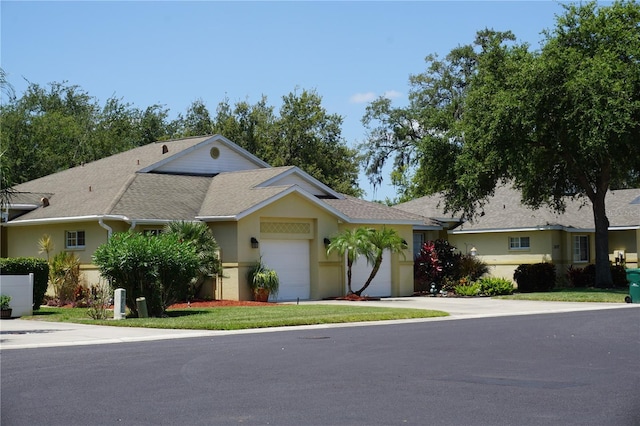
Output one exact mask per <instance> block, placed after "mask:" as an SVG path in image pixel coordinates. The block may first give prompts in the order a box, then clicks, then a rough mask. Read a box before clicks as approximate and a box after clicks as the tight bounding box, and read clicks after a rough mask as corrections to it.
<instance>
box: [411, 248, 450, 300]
mask: <svg viewBox="0 0 640 426" xmlns="http://www.w3.org/2000/svg"><path fill="white" fill-rule="evenodd" d="M442 270H443V268H442V264H441V263H440V260H439V259H438V253H437V251H436V245H435V243H434V242H433V241H427V242H426V243H424V244H423V245H422V248H421V249H420V252H419V253H418V254H417V255H416V257H415V259H414V262H413V276H414V278H415V282H416V284H417V286H418V288H417V290H418V291H428V290H429V288H430V287H431V283H436V282H439V281H440V279H441V278H442Z"/></svg>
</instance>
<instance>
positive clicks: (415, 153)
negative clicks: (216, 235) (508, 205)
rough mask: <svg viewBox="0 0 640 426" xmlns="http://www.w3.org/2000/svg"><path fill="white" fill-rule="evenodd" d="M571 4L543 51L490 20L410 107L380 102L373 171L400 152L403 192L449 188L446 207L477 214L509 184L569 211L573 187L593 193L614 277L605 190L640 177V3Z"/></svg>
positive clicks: (421, 82) (435, 71)
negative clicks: (488, 27)
mask: <svg viewBox="0 0 640 426" xmlns="http://www.w3.org/2000/svg"><path fill="white" fill-rule="evenodd" d="M562 7H563V8H564V14H563V15H560V16H558V17H557V22H556V26H555V28H553V29H551V30H547V31H545V32H544V36H545V40H544V42H543V43H542V45H541V48H540V49H539V50H531V49H530V47H529V46H528V45H527V44H522V43H517V42H515V37H514V36H513V35H512V34H511V33H500V32H495V31H490V30H484V31H481V32H479V33H478V36H477V38H476V40H475V43H474V45H472V46H465V47H458V48H456V49H454V50H453V51H452V52H451V54H450V55H448V56H447V57H446V58H445V60H444V61H434V60H433V58H432V57H428V58H427V61H428V62H429V63H430V64H431V65H430V66H429V68H428V69H427V71H426V72H425V73H424V74H422V75H421V76H416V77H413V78H412V83H413V91H412V94H411V103H410V105H409V106H408V107H406V108H396V109H394V108H391V107H390V106H385V107H384V108H382V109H381V108H380V106H384V105H383V104H384V102H383V101H382V100H378V101H376V102H374V103H373V104H372V105H370V108H369V109H368V111H367V115H365V118H364V121H365V123H368V124H369V128H370V129H372V131H371V132H370V134H371V137H370V142H371V143H370V148H369V150H368V151H367V152H366V156H367V159H368V165H369V166H368V169H367V171H368V173H369V174H370V176H371V177H372V178H373V179H374V180H375V179H376V178H379V176H380V172H381V167H380V166H379V164H380V159H382V160H384V159H385V156H386V157H389V156H390V155H393V154H395V155H396V157H395V158H396V168H395V171H396V173H398V174H399V175H401V176H403V180H401V181H400V182H401V183H403V184H404V187H401V190H402V195H403V196H405V197H413V196H418V195H427V194H431V193H433V192H437V191H442V192H443V193H444V194H445V198H446V209H447V210H449V211H456V212H462V213H463V215H464V216H465V217H467V218H470V219H472V218H473V216H474V215H475V214H477V213H479V212H480V211H481V208H482V205H483V203H484V202H485V201H486V199H487V198H488V197H489V196H491V195H492V194H493V191H494V189H495V187H496V185H498V184H499V183H501V182H503V183H507V182H508V183H509V184H512V185H513V186H514V187H515V188H516V189H518V190H520V191H521V193H522V202H523V203H525V204H527V205H529V206H532V207H539V206H541V205H548V206H550V207H551V208H553V209H555V210H559V211H562V209H563V208H564V202H565V200H566V199H567V198H566V197H567V196H575V197H583V198H585V199H586V200H588V202H590V203H591V205H592V208H593V212H594V223H595V227H596V268H597V271H598V272H597V277H596V281H597V283H598V284H599V285H604V286H606V285H607V284H608V283H609V284H610V283H611V275H610V273H609V268H608V239H607V230H608V225H609V222H608V219H607V217H606V214H605V195H606V193H607V191H608V190H609V189H610V188H620V187H627V186H633V185H638V184H639V183H640V179H639V177H640V6H639V5H638V3H636V2H635V1H617V2H614V3H613V4H611V5H608V6H599V5H598V4H597V3H595V2H591V3H586V4H581V5H562ZM396 117H399V119H395V118H396ZM394 119H395V120H394ZM376 125H377V126H378V127H374V126H376ZM399 150H403V152H398V151H399ZM403 158H408V159H409V160H410V161H404V162H403V161H402V159H403ZM398 159H400V160H398Z"/></svg>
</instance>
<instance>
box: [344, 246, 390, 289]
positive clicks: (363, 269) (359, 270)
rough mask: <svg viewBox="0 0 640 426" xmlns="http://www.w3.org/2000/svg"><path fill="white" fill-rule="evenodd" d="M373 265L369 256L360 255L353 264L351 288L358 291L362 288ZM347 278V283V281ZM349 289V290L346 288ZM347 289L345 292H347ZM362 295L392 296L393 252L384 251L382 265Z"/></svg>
mask: <svg viewBox="0 0 640 426" xmlns="http://www.w3.org/2000/svg"><path fill="white" fill-rule="evenodd" d="M372 270H373V265H371V264H369V263H367V258H366V257H364V256H360V257H359V258H358V260H357V261H356V262H355V263H354V264H353V268H352V278H351V289H352V290H353V291H358V290H360V289H361V288H362V286H363V285H364V283H365V282H366V281H367V278H369V275H370V274H371V271H372ZM346 282H347V281H346V278H345V283H346ZM346 291H348V290H346ZM346 291H345V293H346ZM362 295H363V296H365V295H367V296H373V297H389V296H391V253H390V252H389V251H388V250H385V251H384V254H383V255H382V265H380V269H379V270H378V273H377V274H376V276H375V278H374V279H373V281H372V282H371V284H369V287H367V288H366V290H365V291H363V292H362Z"/></svg>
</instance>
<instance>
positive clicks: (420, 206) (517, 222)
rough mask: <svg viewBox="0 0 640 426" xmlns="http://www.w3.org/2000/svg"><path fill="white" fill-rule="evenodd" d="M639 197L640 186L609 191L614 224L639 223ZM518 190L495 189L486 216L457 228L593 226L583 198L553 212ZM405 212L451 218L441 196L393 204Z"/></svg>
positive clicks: (608, 203)
mask: <svg viewBox="0 0 640 426" xmlns="http://www.w3.org/2000/svg"><path fill="white" fill-rule="evenodd" d="M637 197H640V188H639V189H624V190H615V191H610V192H609V193H608V194H607V197H606V199H605V203H606V210H607V217H608V219H609V222H610V226H611V227H623V226H640V204H632V202H633V200H634V199H636V198H637ZM520 201H521V194H520V192H519V191H517V190H515V189H513V188H512V187H508V186H500V187H497V188H496V191H495V194H494V195H493V196H492V197H490V198H489V200H488V202H487V204H486V205H485V206H484V208H483V212H484V215H482V216H478V217H476V218H474V220H473V221H470V222H465V223H464V224H462V225H461V226H460V227H458V228H456V231H480V230H500V229H522V228H548V227H554V226H558V227H565V228H577V229H593V228H594V221H593V211H592V209H591V203H590V202H588V200H587V202H586V203H585V200H584V199H573V198H570V197H567V200H566V202H567V207H566V210H565V212H564V213H554V212H553V211H551V209H549V208H540V209H535V210H534V209H531V208H528V207H526V206H524V205H522V204H521V202H520ZM394 207H395V208H398V209H400V210H403V211H407V212H411V213H414V214H420V215H425V216H428V217H436V218H444V217H448V218H452V217H454V216H455V215H454V216H452V215H451V214H445V213H444V202H443V201H442V197H441V196H440V195H434V196H428V197H422V198H419V199H416V200H412V201H409V202H407V203H402V204H398V205H396V206H394Z"/></svg>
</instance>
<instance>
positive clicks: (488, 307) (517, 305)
mask: <svg viewBox="0 0 640 426" xmlns="http://www.w3.org/2000/svg"><path fill="white" fill-rule="evenodd" d="M311 303H315V304H342V305H344V304H356V305H359V304H365V305H366V306H380V307H389V308H415V309H430V310H438V311H445V312H448V313H449V314H450V316H448V317H440V318H426V319H414V320H400V321H404V322H427V321H450V320H459V319H472V318H484V317H498V316H509V315H533V314H550V313H560V312H574V311H590V310H603V309H634V308H640V304H626V303H568V302H534V301H522V300H500V299H491V298H468V299H465V298H444V297H398V298H389V299H382V300H380V301H368V302H347V301H328V300H323V301H304V302H301V304H311ZM638 312H639V313H640V311H638ZM122 321H126V320H122ZM397 322H398V321H373V322H366V323H349V324H323V325H312V326H295V327H276V328H265V329H252V330H239V331H210V330H165V329H152V328H133V327H109V326H96V325H84V324H72V323H59V322H48V321H34V320H21V319H11V320H2V321H0V350H5V349H26V348H41V347H54V346H76V345H97V344H107V343H124V342H143V341H151V340H164V339H182V338H188V337H206V336H210V337H213V336H224V335H230V334H241V333H242V334H248V333H265V332H275V331H282V330H301V329H314V328H334V327H354V326H370V325H380V324H393V323H397Z"/></svg>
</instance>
